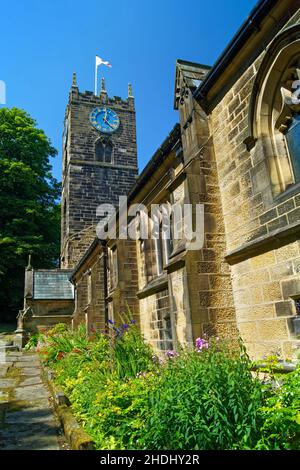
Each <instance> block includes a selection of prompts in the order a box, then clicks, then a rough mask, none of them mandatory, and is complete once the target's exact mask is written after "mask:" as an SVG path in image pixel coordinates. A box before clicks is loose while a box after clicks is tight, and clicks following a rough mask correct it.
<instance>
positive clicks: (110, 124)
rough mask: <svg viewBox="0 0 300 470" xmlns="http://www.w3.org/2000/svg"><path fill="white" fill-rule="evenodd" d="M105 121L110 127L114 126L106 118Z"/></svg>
mask: <svg viewBox="0 0 300 470" xmlns="http://www.w3.org/2000/svg"><path fill="white" fill-rule="evenodd" d="M105 122H106V124H108V125H109V127H111V128H112V129H114V127H113V126H112V125H111V124H110V122H109V121H107V120H106V121H105Z"/></svg>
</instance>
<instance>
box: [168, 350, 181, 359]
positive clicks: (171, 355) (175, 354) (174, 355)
mask: <svg viewBox="0 0 300 470" xmlns="http://www.w3.org/2000/svg"><path fill="white" fill-rule="evenodd" d="M166 356H167V357H168V358H169V359H171V358H172V357H177V356H179V354H178V353H177V352H176V351H171V350H168V351H166Z"/></svg>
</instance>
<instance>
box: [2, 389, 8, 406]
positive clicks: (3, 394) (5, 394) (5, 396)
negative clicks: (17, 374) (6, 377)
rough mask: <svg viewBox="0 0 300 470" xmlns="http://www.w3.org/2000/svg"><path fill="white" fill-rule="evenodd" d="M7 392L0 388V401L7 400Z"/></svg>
mask: <svg viewBox="0 0 300 470" xmlns="http://www.w3.org/2000/svg"><path fill="white" fill-rule="evenodd" d="M8 396H9V394H8V392H7V391H5V390H0V403H3V402H7V400H8Z"/></svg>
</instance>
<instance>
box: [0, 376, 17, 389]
mask: <svg viewBox="0 0 300 470" xmlns="http://www.w3.org/2000/svg"><path fill="white" fill-rule="evenodd" d="M16 383H17V380H16V379H3V378H1V379H0V389H1V390H2V389H3V388H12V387H15V386H16Z"/></svg>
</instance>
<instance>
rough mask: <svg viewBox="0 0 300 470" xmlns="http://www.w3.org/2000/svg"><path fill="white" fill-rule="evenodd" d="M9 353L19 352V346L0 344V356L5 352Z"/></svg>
mask: <svg viewBox="0 0 300 470" xmlns="http://www.w3.org/2000/svg"><path fill="white" fill-rule="evenodd" d="M9 351H19V348H18V346H15V345H14V344H9V345H6V344H4V345H3V344H1V343H0V354H1V353H3V352H9Z"/></svg>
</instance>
